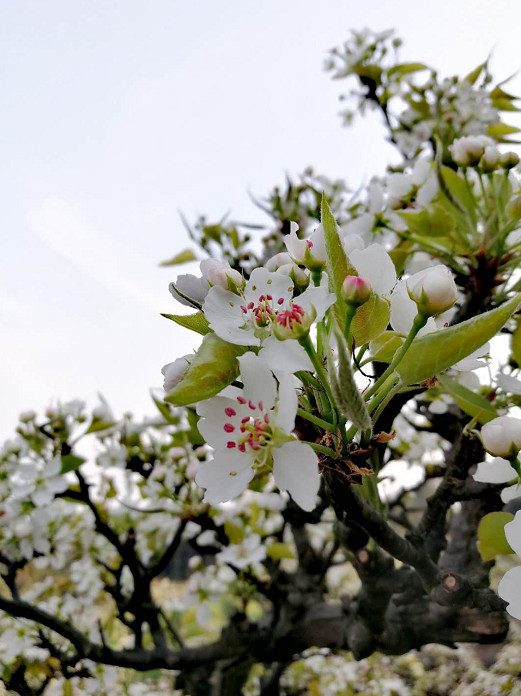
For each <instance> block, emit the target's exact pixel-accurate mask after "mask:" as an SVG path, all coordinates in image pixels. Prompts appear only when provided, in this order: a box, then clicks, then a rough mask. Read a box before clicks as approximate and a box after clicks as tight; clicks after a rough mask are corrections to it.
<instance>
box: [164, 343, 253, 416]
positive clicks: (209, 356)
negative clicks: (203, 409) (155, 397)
mask: <svg viewBox="0 0 521 696" xmlns="http://www.w3.org/2000/svg"><path fill="white" fill-rule="evenodd" d="M247 350H248V348H247V346H235V345H232V344H231V343H227V342H226V341H223V340H222V338H219V337H218V336H216V335H215V334H214V333H209V334H206V336H205V337H204V338H203V342H202V343H201V346H200V348H199V350H198V351H197V353H196V354H195V357H194V359H193V360H192V363H191V365H190V366H189V368H188V369H187V371H186V372H185V374H184V375H183V377H182V379H181V381H180V382H178V384H176V386H175V387H174V388H173V389H172V391H171V392H169V394H168V395H167V396H166V397H165V401H168V402H169V403H172V404H174V405H175V406H186V405H187V404H193V403H196V402H197V401H203V400H204V399H209V398H210V397H212V396H215V395H216V394H218V393H219V392H220V391H221V390H222V389H224V387H227V386H228V385H229V384H231V383H232V382H233V380H234V379H235V378H236V377H237V375H238V374H239V362H238V360H237V358H238V356H239V355H242V354H243V353H245V352H246V351H247Z"/></svg>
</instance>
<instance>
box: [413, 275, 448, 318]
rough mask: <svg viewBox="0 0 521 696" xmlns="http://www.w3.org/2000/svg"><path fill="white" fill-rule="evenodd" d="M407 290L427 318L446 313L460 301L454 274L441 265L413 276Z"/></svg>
mask: <svg viewBox="0 0 521 696" xmlns="http://www.w3.org/2000/svg"><path fill="white" fill-rule="evenodd" d="M407 290H408V291H409V297H410V298H411V300H414V302H416V304H417V305H418V311H419V312H421V313H422V314H425V315H427V316H432V315H434V314H441V313H442V312H445V311H446V310H447V309H450V308H451V307H452V305H453V304H454V303H455V302H456V300H457V299H458V289H457V288H456V283H455V282H454V278H453V277H452V273H451V272H450V271H449V269H448V268H447V267H446V266H442V265H441V264H440V265H438V266H432V268H427V269H426V270H425V271H420V272H419V273H415V274H414V275H413V276H411V277H410V278H409V279H408V280H407Z"/></svg>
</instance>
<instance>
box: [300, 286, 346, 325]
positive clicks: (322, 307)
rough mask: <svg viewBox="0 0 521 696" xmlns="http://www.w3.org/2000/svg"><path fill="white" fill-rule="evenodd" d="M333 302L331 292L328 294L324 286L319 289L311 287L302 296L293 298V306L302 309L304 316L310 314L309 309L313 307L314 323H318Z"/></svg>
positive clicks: (333, 297)
mask: <svg viewBox="0 0 521 696" xmlns="http://www.w3.org/2000/svg"><path fill="white" fill-rule="evenodd" d="M335 300H336V296H335V295H334V294H333V293H332V292H329V291H328V289H327V286H326V285H325V284H324V285H320V286H319V287H314V286H312V287H309V288H308V289H307V290H304V292H303V293H302V295H299V296H298V297H296V298H295V304H297V305H299V307H302V309H303V310H304V311H305V312H306V314H309V313H310V312H311V307H314V308H315V312H316V317H315V321H320V320H321V319H322V317H323V316H324V314H325V313H326V310H327V309H329V307H331V305H332V304H333V303H334V302H335Z"/></svg>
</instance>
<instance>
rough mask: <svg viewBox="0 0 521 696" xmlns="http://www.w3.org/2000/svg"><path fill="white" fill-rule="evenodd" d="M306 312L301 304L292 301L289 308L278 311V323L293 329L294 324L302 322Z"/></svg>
mask: <svg viewBox="0 0 521 696" xmlns="http://www.w3.org/2000/svg"><path fill="white" fill-rule="evenodd" d="M304 314H305V312H304V310H303V309H302V307H300V305H297V304H293V302H292V303H291V306H290V308H289V309H285V310H283V311H281V312H278V313H277V323H278V324H280V325H281V326H284V328H289V329H293V324H294V323H296V324H302V318H303V316H304Z"/></svg>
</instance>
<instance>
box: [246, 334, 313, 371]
mask: <svg viewBox="0 0 521 696" xmlns="http://www.w3.org/2000/svg"><path fill="white" fill-rule="evenodd" d="M259 357H262V358H263V359H264V360H265V361H266V362H267V363H268V365H269V366H270V368H271V369H272V370H273V372H274V373H275V374H276V375H279V374H280V373H281V372H290V373H293V372H298V371H299V370H306V371H308V372H313V369H314V368H313V364H312V362H311V360H310V359H309V356H308V354H307V353H306V351H305V350H304V348H302V346H301V345H300V343H298V342H297V341H294V340H292V339H288V340H287V341H279V340H278V338H275V336H270V337H269V338H267V339H266V340H265V341H264V343H263V344H262V348H261V350H260V352H259Z"/></svg>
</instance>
